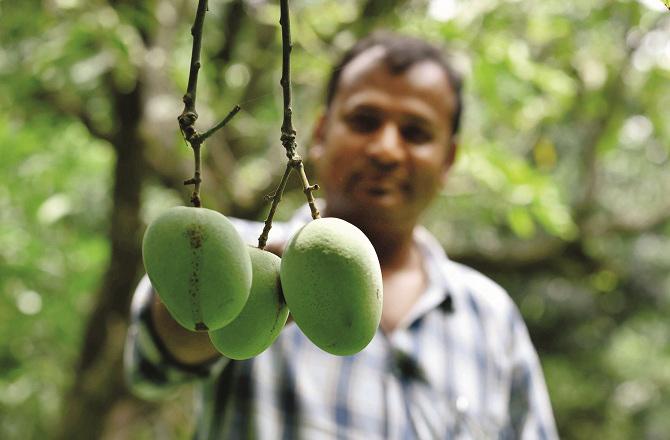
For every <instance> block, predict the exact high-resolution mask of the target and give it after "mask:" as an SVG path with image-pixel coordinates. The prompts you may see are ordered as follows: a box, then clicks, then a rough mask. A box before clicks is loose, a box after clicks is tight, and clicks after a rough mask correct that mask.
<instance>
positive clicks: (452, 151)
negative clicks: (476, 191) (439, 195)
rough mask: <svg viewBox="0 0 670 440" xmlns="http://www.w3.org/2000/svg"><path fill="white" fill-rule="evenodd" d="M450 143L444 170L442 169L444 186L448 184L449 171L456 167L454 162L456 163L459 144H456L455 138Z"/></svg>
mask: <svg viewBox="0 0 670 440" xmlns="http://www.w3.org/2000/svg"><path fill="white" fill-rule="evenodd" d="M449 142H450V145H449V147H448V148H449V149H448V150H447V156H446V157H445V159H444V168H443V169H442V184H445V183H446V181H447V176H448V175H449V171H450V170H451V167H452V166H453V165H454V162H456V151H457V150H458V144H457V143H456V139H455V138H452V139H451V140H450V141H449Z"/></svg>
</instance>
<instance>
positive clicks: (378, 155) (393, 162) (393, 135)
mask: <svg viewBox="0 0 670 440" xmlns="http://www.w3.org/2000/svg"><path fill="white" fill-rule="evenodd" d="M367 153H368V157H370V159H371V160H372V161H373V162H374V163H375V165H378V166H380V167H383V168H393V167H395V166H397V165H398V164H399V163H400V162H401V161H402V159H403V157H404V154H405V149H404V145H403V140H402V136H401V134H400V130H399V128H398V126H397V125H395V124H393V123H387V124H384V125H383V126H382V127H380V129H379V130H378V131H377V133H376V136H375V137H374V139H373V140H372V141H371V142H370V144H369V145H368V149H367Z"/></svg>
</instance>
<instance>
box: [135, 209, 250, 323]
mask: <svg viewBox="0 0 670 440" xmlns="http://www.w3.org/2000/svg"><path fill="white" fill-rule="evenodd" d="M142 258H143V260H144V268H145V269H146V271H147V275H148V276H149V280H151V284H152V285H153V287H154V288H155V289H156V292H158V295H159V296H160V298H161V300H162V301H163V303H164V304H165V306H166V307H167V309H168V311H169V312H170V314H171V315H172V317H173V318H174V319H175V320H176V321H177V322H178V323H179V324H181V325H182V326H183V327H185V328H187V329H188V330H193V331H197V330H208V329H209V330H211V329H217V328H221V327H223V326H224V325H226V324H228V323H229V322H231V321H232V320H233V319H234V318H235V317H236V316H237V315H238V314H239V313H240V311H241V310H242V308H243V307H244V304H245V303H246V301H247V298H248V296H249V289H250V288H251V276H252V275H251V259H250V258H249V252H248V251H247V246H246V244H245V243H244V242H243V241H242V238H241V237H240V236H239V234H238V233H237V231H236V230H235V227H234V226H233V224H232V223H231V222H230V220H228V219H227V218H226V217H224V216H223V215H222V214H220V213H218V212H216V211H212V210H210V209H206V208H190V207H184V206H178V207H174V208H170V209H168V210H167V211H165V212H164V213H163V214H161V215H160V216H159V217H158V218H157V219H156V220H154V221H153V222H152V223H151V224H150V225H149V227H148V228H147V230H146V232H145V233H144V239H143V241H142Z"/></svg>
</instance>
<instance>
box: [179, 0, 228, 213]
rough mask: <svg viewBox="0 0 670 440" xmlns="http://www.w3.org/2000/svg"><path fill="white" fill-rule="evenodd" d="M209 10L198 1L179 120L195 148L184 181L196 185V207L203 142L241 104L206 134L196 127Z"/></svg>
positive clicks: (223, 123) (186, 183)
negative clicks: (190, 169)
mask: <svg viewBox="0 0 670 440" xmlns="http://www.w3.org/2000/svg"><path fill="white" fill-rule="evenodd" d="M207 11H208V7H207V0H199V1H198V9H197V11H196V14H195V21H194V23H193V26H191V35H192V36H193V49H192V50H191V67H190V70H189V74H188V86H187V87H186V94H185V95H184V97H183V98H182V100H183V101H184V110H183V111H182V112H181V114H180V115H179V117H177V121H179V128H180V129H181V131H182V133H183V134H184V138H185V139H186V141H187V142H188V143H189V144H191V148H193V157H194V161H195V171H194V173H193V177H191V178H190V179H187V180H185V181H184V185H194V187H193V193H192V194H191V204H192V205H193V206H195V207H199V206H201V201H200V183H201V182H202V179H201V177H200V175H201V157H200V148H201V146H202V143H203V142H204V141H205V139H207V138H208V137H210V136H211V135H212V134H214V132H216V131H217V130H218V129H220V128H222V127H224V126H225V125H226V124H227V123H228V122H229V121H230V120H231V119H232V118H233V116H235V115H236V114H237V112H239V111H240V106H239V105H236V106H235V107H234V108H233V109H232V110H231V111H230V113H228V116H226V117H225V118H224V119H223V121H221V122H220V123H218V124H217V125H216V126H214V127H213V128H211V129H210V130H208V131H206V132H205V133H204V134H199V133H198V131H197V130H196V129H195V127H194V124H195V121H196V120H197V119H198V112H197V111H196V109H195V98H196V93H197V89H198V72H199V71H200V65H201V64H200V49H201V47H202V30H203V27H204V23H205V13H206V12H207Z"/></svg>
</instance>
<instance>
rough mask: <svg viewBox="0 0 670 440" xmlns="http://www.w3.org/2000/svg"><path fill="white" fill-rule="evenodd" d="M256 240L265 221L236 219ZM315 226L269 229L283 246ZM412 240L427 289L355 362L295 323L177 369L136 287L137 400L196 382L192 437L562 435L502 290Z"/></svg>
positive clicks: (131, 348) (424, 235) (305, 215)
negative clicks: (250, 354)
mask: <svg viewBox="0 0 670 440" xmlns="http://www.w3.org/2000/svg"><path fill="white" fill-rule="evenodd" d="M231 220H232V221H233V222H234V223H235V226H236V227H237V228H238V230H239V232H240V233H241V235H242V237H244V238H245V239H247V240H248V241H249V243H250V244H255V239H256V237H257V235H258V234H259V233H260V231H261V230H262V224H260V223H256V222H248V221H244V220H238V219H231ZM309 220H310V216H309V211H308V210H305V209H303V210H300V211H299V212H298V213H297V214H296V216H294V218H293V219H292V220H291V221H290V222H288V223H283V224H280V223H277V224H275V225H273V229H272V232H271V234H270V237H271V239H273V240H277V241H284V240H286V239H287V238H288V237H290V235H291V234H292V233H293V232H294V231H295V230H297V229H298V228H299V227H300V226H301V225H303V224H304V223H306V222H307V221H309ZM414 240H415V242H416V244H417V245H418V247H419V249H420V250H421V252H422V254H423V257H424V262H425V269H426V271H427V273H428V276H429V288H428V290H427V291H426V292H425V293H424V294H423V295H422V296H421V297H420V298H419V300H418V301H417V303H416V304H415V305H414V306H413V308H412V310H411V311H410V313H409V314H408V315H407V317H406V319H405V320H404V322H402V323H401V324H400V325H399V326H398V327H397V328H396V329H395V330H394V331H393V332H392V333H391V334H384V333H383V332H381V331H380V330H378V331H377V334H376V335H375V337H374V338H373V339H372V341H371V342H370V344H369V345H368V346H367V347H366V348H365V349H364V350H363V351H361V352H360V353H358V354H356V355H353V356H345V357H338V356H333V355H330V354H328V353H326V352H323V351H321V350H320V349H319V348H317V347H316V346H314V345H313V344H312V343H311V342H310V341H309V340H308V339H307V338H306V337H305V336H304V335H303V334H302V333H301V332H300V330H299V329H298V327H297V326H296V325H295V324H289V325H287V326H286V328H285V329H284V330H283V331H282V333H281V335H280V336H279V338H278V339H277V340H276V341H275V343H274V344H273V345H272V346H271V347H270V348H268V349H267V350H266V351H265V352H263V353H261V354H260V355H259V356H257V357H255V358H253V359H249V360H246V361H230V360H228V359H225V358H220V359H217V360H215V361H212V362H211V363H208V364H205V365H199V366H186V365H183V364H180V363H179V362H177V361H176V360H175V359H174V358H172V356H170V353H169V352H168V351H167V350H166V349H165V348H164V347H163V346H162V344H161V342H160V340H159V339H158V338H157V337H156V334H155V331H154V330H153V327H152V322H151V315H150V313H149V310H150V309H149V304H150V302H151V299H152V295H153V291H152V289H151V285H150V284H149V281H148V279H147V278H146V277H145V278H144V279H143V280H142V282H141V283H140V285H139V286H138V288H137V291H136V292H135V296H134V299H133V304H132V310H131V320H132V322H131V326H130V330H129V333H128V340H127V347H126V353H125V354H126V359H125V361H126V373H127V375H128V380H129V382H130V384H131V386H132V388H133V389H134V390H135V392H136V393H137V394H139V395H140V396H143V397H147V398H150V397H157V396H161V395H165V394H166V392H167V391H169V390H171V389H173V387H174V386H177V385H180V384H183V383H186V382H193V381H196V382H197V385H198V387H199V389H198V391H199V392H198V394H197V402H196V412H197V431H196V434H195V438H197V439H242V438H244V439H269V440H274V439H307V440H321V439H365V440H382V439H422V440H424V439H425V440H427V439H491V438H499V439H512V438H524V439H555V438H557V437H558V435H557V433H556V428H555V425H554V419H553V415H552V410H551V405H550V403H549V398H548V395H547V390H546V386H545V383H544V378H543V375H542V370H541V367H540V364H539V361H538V357H537V354H536V352H535V350H534V348H533V346H532V343H531V341H530V338H529V336H528V331H527V330H526V326H525V324H524V322H523V320H522V318H521V316H520V314H519V312H518V310H517V308H516V307H515V305H514V303H513V302H512V300H511V299H510V297H509V296H508V295H507V293H506V292H505V291H504V290H503V289H502V288H501V287H500V286H498V285H497V284H495V283H494V282H493V281H491V280H489V279H488V278H486V277H484V276H483V275H481V274H480V273H478V272H476V271H474V270H472V269H470V268H467V267H465V266H462V265H460V264H457V263H454V262H452V261H450V260H449V259H448V258H447V257H446V255H445V254H444V252H443V250H442V248H441V246H440V245H439V243H438V242H437V241H436V240H435V238H434V237H432V236H431V235H430V234H429V233H428V232H427V231H426V230H425V229H423V228H421V227H418V228H417V229H416V230H415V233H414Z"/></svg>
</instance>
